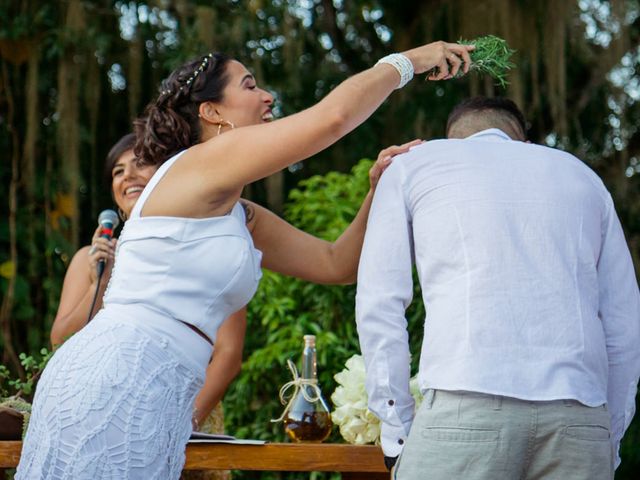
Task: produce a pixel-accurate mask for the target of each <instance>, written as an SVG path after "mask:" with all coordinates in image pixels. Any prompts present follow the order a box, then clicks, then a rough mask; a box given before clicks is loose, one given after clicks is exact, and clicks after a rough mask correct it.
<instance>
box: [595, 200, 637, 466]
mask: <svg viewBox="0 0 640 480" xmlns="http://www.w3.org/2000/svg"><path fill="white" fill-rule="evenodd" d="M602 230H603V232H602V245H601V250H600V258H599V259H598V283H599V315H600V319H601V321H602V325H603V329H604V334H605V340H606V348H607V357H608V361H609V379H608V388H607V402H608V408H609V413H610V416H611V433H612V436H611V440H612V444H613V445H612V446H613V448H614V450H613V451H614V454H615V465H616V467H617V466H618V465H619V464H620V456H619V453H618V451H619V448H620V441H621V439H622V436H623V435H624V432H625V431H626V429H627V428H628V427H629V424H630V423H631V419H632V418H633V415H634V413H635V397H636V393H637V386H638V377H639V376H640V347H639V345H640V293H639V292H638V283H637V280H636V277H635V272H634V268H633V262H632V260H631V255H630V253H629V248H628V247H627V243H626V241H625V238H624V233H623V231H622V226H621V225H620V221H619V220H618V217H617V215H616V212H615V210H614V208H613V202H612V201H611V198H610V197H609V198H608V209H607V211H606V214H605V216H604V218H603V223H602Z"/></svg>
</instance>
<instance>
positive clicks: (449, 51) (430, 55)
mask: <svg viewBox="0 0 640 480" xmlns="http://www.w3.org/2000/svg"><path fill="white" fill-rule="evenodd" d="M474 49H475V46H473V45H462V44H460V43H447V42H433V43H429V44H427V45H423V46H422V47H418V48H413V49H411V50H407V51H406V52H403V54H404V55H405V56H406V57H407V58H408V59H409V60H410V61H411V63H412V64H413V69H414V72H415V73H417V74H418V73H425V72H430V71H432V70H434V69H435V70H434V71H436V72H437V73H435V74H430V75H429V76H428V77H427V79H428V80H448V79H449V78H453V77H455V76H456V75H457V74H458V72H459V71H460V69H461V68H462V72H463V73H467V72H468V71H469V67H470V66H471V57H470V56H469V52H471V51H473V50H474Z"/></svg>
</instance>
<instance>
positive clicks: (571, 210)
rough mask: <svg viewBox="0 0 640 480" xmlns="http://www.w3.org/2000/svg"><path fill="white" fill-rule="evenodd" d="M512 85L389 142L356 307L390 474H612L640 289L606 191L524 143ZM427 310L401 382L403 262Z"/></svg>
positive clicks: (407, 280)
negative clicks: (401, 141) (426, 138)
mask: <svg viewBox="0 0 640 480" xmlns="http://www.w3.org/2000/svg"><path fill="white" fill-rule="evenodd" d="M524 132H525V122H524V118H523V116H522V114H521V113H520V111H519V110H518V108H517V107H516V106H515V104H513V102H511V101H510V100H506V99H500V98H497V99H487V98H474V99H471V100H468V101H466V102H463V103H462V104H461V105H459V106H458V107H456V109H454V111H453V112H452V113H451V115H450V117H449V122H448V124H447V137H448V139H447V140H434V141H430V142H426V143H423V144H422V145H420V146H417V147H414V148H413V149H411V150H410V151H409V152H408V153H406V154H403V155H400V156H398V157H395V158H394V161H393V163H392V165H391V166H390V167H389V168H388V169H387V171H386V172H385V174H384V175H383V176H382V178H381V180H380V183H379V185H378V187H377V190H376V195H375V198H374V201H373V206H372V209H371V213H370V215H369V222H368V226H367V234H366V238H365V242H364V247H363V251H362V257H361V260H360V268H359V272H358V293H357V299H356V318H357V322H358V333H359V336H360V345H361V348H362V352H363V355H364V358H365V363H366V367H367V391H368V394H369V408H370V409H371V410H372V411H373V412H374V413H375V414H376V415H377V416H378V417H379V418H380V419H381V420H382V422H383V426H382V448H383V451H384V453H385V457H386V459H385V460H386V461H388V465H391V464H393V461H394V459H395V458H396V457H398V455H399V454H400V453H401V451H402V456H400V458H399V460H398V462H397V465H396V475H397V477H396V478H398V479H403V480H405V479H421V480H422V479H427V478H428V479H430V480H439V479H443V480H444V479H446V480H451V479H462V478H464V479H465V480H470V479H498V478H499V479H512V478H513V479H516V478H517V479H527V478H563V477H566V478H580V479H594V480H595V479H597V480H602V479H607V478H613V470H614V466H617V464H618V463H619V457H618V454H617V452H618V447H619V444H620V440H621V438H622V435H623V434H624V431H625V430H626V428H627V427H628V425H629V423H630V421H631V418H632V416H633V414H634V408H635V404H634V399H635V394H636V391H637V382H638V377H639V375H640V294H639V292H638V284H637V282H636V278H635V273H634V269H633V264H632V261H631V256H630V254H629V250H628V247H627V245H626V242H625V239H624V235H623V232H622V228H621V226H620V222H619V220H618V218H617V216H616V213H615V210H614V207H613V202H612V199H611V196H610V195H609V193H608V192H607V190H606V188H605V187H604V185H603V183H602V181H601V180H600V179H599V178H598V177H597V176H596V175H595V174H594V173H593V171H591V170H590V169H589V168H588V167H587V166H586V165H584V164H583V163H582V162H581V161H580V160H578V159H577V158H575V157H573V156H572V155H570V154H568V153H565V152H562V151H559V150H555V149H552V148H548V147H544V146H540V145H534V144H530V143H526V142H525V141H524V140H525V134H524ZM414 264H415V267H416V269H417V272H418V276H419V279H420V284H421V287H422V296H423V301H424V305H425V309H426V318H425V323H424V339H423V343H422V351H421V356H420V369H419V373H418V379H419V384H420V387H421V390H422V392H423V393H424V394H425V399H424V400H423V403H422V405H421V407H420V409H419V410H418V411H417V412H416V413H415V418H414V401H413V398H412V397H411V395H410V393H409V377H410V366H409V358H410V353H409V344H408V334H407V322H406V319H405V315H404V313H405V309H406V308H407V306H408V305H409V304H410V302H411V299H412V291H413V282H412V266H413V265H414Z"/></svg>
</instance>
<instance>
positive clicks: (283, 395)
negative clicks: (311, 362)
mask: <svg viewBox="0 0 640 480" xmlns="http://www.w3.org/2000/svg"><path fill="white" fill-rule="evenodd" d="M287 366H288V367H289V370H291V375H292V376H293V380H291V381H290V382H287V383H285V384H284V385H283V386H282V388H281V389H280V393H279V396H280V403H282V405H287V406H286V407H285V409H284V412H282V415H280V417H279V418H277V419H275V420H274V419H271V421H272V422H282V421H283V420H284V418H285V417H286V416H287V413H289V410H290V409H291V404H292V403H293V399H295V398H296V397H297V396H298V393H299V392H300V389H301V388H302V387H305V388H302V396H303V397H304V399H305V400H306V401H307V402H310V403H314V402H317V401H321V402H322V393H321V392H320V387H318V379H317V378H302V377H300V375H298V369H297V368H296V365H295V364H294V363H293V362H292V361H291V360H287ZM291 387H294V388H295V390H294V391H293V394H292V395H291V396H290V397H287V391H288V390H289V389H290V388H291ZM306 387H309V388H306ZM309 390H311V391H312V392H313V396H312V395H311V394H310V393H309Z"/></svg>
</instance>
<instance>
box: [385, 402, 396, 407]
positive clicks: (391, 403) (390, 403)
mask: <svg viewBox="0 0 640 480" xmlns="http://www.w3.org/2000/svg"><path fill="white" fill-rule="evenodd" d="M387 403H388V404H389V406H390V407H393V406H394V405H395V403H396V402H394V401H393V400H389V401H388V402H387Z"/></svg>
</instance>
